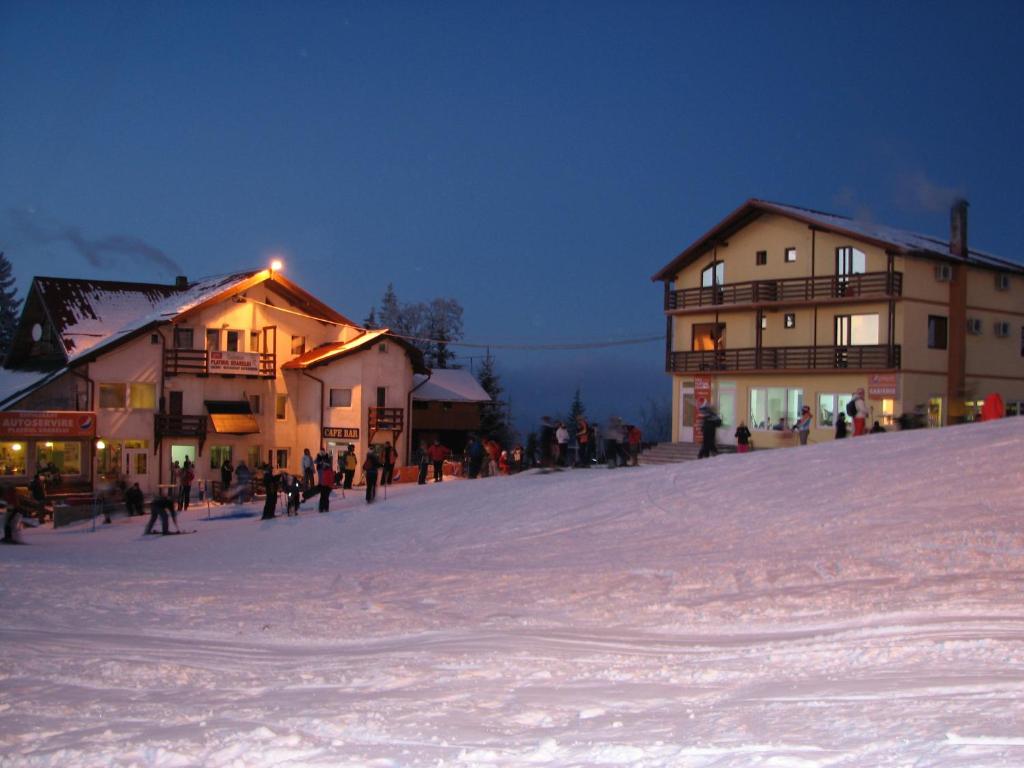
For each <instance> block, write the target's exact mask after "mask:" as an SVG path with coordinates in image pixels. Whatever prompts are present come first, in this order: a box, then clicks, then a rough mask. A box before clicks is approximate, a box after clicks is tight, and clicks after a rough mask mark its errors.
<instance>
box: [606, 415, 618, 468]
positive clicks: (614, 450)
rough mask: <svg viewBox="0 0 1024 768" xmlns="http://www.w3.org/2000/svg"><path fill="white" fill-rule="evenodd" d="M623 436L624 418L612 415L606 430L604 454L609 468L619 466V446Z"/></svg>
mask: <svg viewBox="0 0 1024 768" xmlns="http://www.w3.org/2000/svg"><path fill="white" fill-rule="evenodd" d="M622 438H623V434H622V419H620V418H619V417H618V416H612V417H611V418H610V419H608V426H607V427H605V430H604V456H605V459H606V460H607V462H608V467H609V468H611V467H617V466H619V450H620V448H619V447H620V445H621V444H622Z"/></svg>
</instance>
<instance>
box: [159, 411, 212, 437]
mask: <svg viewBox="0 0 1024 768" xmlns="http://www.w3.org/2000/svg"><path fill="white" fill-rule="evenodd" d="M153 419H154V424H153V432H154V434H155V436H156V439H157V440H160V438H162V437H205V436H206V416H205V415H203V416H184V415H182V414H172V413H158V414H155V415H154V417H153Z"/></svg>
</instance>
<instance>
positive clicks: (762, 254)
mask: <svg viewBox="0 0 1024 768" xmlns="http://www.w3.org/2000/svg"><path fill="white" fill-rule="evenodd" d="M754 261H755V263H756V264H757V266H759V267H763V266H764V265H765V264H767V263H768V251H758V252H757V256H756V257H755V259H754Z"/></svg>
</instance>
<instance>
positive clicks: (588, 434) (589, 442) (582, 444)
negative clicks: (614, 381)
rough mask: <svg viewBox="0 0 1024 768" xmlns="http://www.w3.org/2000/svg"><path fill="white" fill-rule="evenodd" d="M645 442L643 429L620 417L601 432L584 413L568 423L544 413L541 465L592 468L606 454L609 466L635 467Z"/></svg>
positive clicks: (612, 419)
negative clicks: (553, 418) (573, 421)
mask: <svg viewBox="0 0 1024 768" xmlns="http://www.w3.org/2000/svg"><path fill="white" fill-rule="evenodd" d="M602 438H603V440H602ZM642 441H643V434H642V433H641V431H640V428H639V427H637V426H636V425H635V424H626V423H625V422H623V420H622V419H621V418H620V417H618V416H612V417H611V418H610V419H609V420H608V423H607V424H606V425H605V427H604V429H603V431H602V433H601V434H600V435H599V434H598V430H597V428H596V427H595V426H594V425H593V424H591V423H590V422H589V421H588V420H587V418H586V417H585V416H583V415H580V416H578V417H576V420H575V423H574V424H572V425H569V426H567V425H566V424H565V422H562V421H552V420H551V419H550V418H549V417H547V416H545V417H544V418H543V419H542V420H541V428H540V445H539V448H540V457H539V464H540V466H542V467H569V466H574V467H590V466H592V465H593V464H594V463H595V462H597V461H599V460H600V459H601V458H602V456H603V458H604V461H605V462H606V463H607V464H608V466H609V467H618V466H636V465H637V464H638V463H639V456H640V446H641V443H642ZM574 448H575V456H574V451H573V449H574ZM602 449H603V451H602Z"/></svg>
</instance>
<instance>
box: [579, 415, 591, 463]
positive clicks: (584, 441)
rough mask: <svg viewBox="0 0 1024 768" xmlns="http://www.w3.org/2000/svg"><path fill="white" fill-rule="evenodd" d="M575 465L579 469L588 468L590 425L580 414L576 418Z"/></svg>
mask: <svg viewBox="0 0 1024 768" xmlns="http://www.w3.org/2000/svg"><path fill="white" fill-rule="evenodd" d="M576 444H577V445H578V446H579V449H578V450H577V451H576V464H577V465H578V466H581V467H589V466H590V425H589V424H588V423H587V420H586V418H585V417H584V416H583V415H582V414H581V415H579V416H577V417H576Z"/></svg>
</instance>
